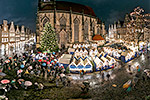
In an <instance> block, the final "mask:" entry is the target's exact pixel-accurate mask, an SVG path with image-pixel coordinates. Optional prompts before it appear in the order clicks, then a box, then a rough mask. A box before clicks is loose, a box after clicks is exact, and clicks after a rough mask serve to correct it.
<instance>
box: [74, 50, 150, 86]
mask: <svg viewBox="0 0 150 100" xmlns="http://www.w3.org/2000/svg"><path fill="white" fill-rule="evenodd" d="M148 56H150V52H149V53H147V54H142V55H140V56H139V57H137V58H135V59H133V60H132V61H130V62H128V63H122V62H119V63H120V65H121V68H116V69H114V70H109V71H103V73H104V76H105V82H107V83H109V82H108V79H107V77H106V75H107V73H109V74H110V75H111V76H110V79H109V81H113V80H114V79H115V80H117V81H115V83H116V84H122V83H124V82H126V81H127V80H128V79H131V78H133V77H134V75H135V74H136V72H137V70H136V66H137V65H139V67H140V69H141V70H144V69H145V68H149V69H150V58H148ZM128 65H131V66H132V67H131V70H132V71H133V72H132V74H129V73H130V72H129V70H128ZM124 76H125V77H124ZM71 77H72V79H73V80H74V82H76V83H78V84H79V83H81V82H83V81H89V82H90V85H91V86H92V87H93V88H96V87H100V84H101V83H102V82H103V81H102V77H101V75H100V73H99V72H95V73H90V74H86V75H84V76H83V77H80V75H79V74H71Z"/></svg>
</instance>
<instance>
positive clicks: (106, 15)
mask: <svg viewBox="0 0 150 100" xmlns="http://www.w3.org/2000/svg"><path fill="white" fill-rule="evenodd" d="M59 1H61V0H59ZM62 1H70V2H76V3H80V4H84V5H87V6H90V7H92V8H93V10H94V11H95V13H96V15H97V16H98V17H99V18H100V19H101V20H102V21H104V22H105V24H106V26H107V28H108V25H109V24H112V23H113V22H114V21H117V20H123V19H124V15H125V14H126V13H130V12H131V11H132V10H133V9H134V8H135V7H137V6H140V7H142V8H143V9H144V10H145V12H147V13H150V0H62ZM37 3H38V0H0V22H2V20H3V19H7V20H8V21H9V22H10V21H14V23H15V24H18V25H25V26H27V27H29V28H30V29H32V30H33V31H35V26H36V25H35V23H36V11H37Z"/></svg>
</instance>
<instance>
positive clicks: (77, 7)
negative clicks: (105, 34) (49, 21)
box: [39, 1, 96, 17]
mask: <svg viewBox="0 0 150 100" xmlns="http://www.w3.org/2000/svg"><path fill="white" fill-rule="evenodd" d="M53 9H54V7H53V6H51V4H48V3H47V4H46V5H45V6H43V7H42V8H39V10H40V11H44V10H53ZM70 9H71V10H72V12H77V13H83V11H84V14H87V15H92V16H95V17H96V14H95V13H94V11H93V9H92V8H91V7H89V6H85V5H82V4H78V3H73V2H67V1H56V10H64V11H70Z"/></svg>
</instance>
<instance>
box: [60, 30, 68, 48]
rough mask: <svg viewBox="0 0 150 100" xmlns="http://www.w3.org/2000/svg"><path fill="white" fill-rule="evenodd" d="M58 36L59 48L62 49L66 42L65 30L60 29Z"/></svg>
mask: <svg viewBox="0 0 150 100" xmlns="http://www.w3.org/2000/svg"><path fill="white" fill-rule="evenodd" d="M59 36H60V43H59V44H60V48H62V49H64V48H65V47H66V43H67V38H66V32H65V31H64V30H62V31H61V32H60V33H59Z"/></svg>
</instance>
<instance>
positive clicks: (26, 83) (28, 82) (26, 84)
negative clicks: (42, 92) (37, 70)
mask: <svg viewBox="0 0 150 100" xmlns="http://www.w3.org/2000/svg"><path fill="white" fill-rule="evenodd" d="M24 85H25V86H31V85H32V82H30V81H25V83H24Z"/></svg>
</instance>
